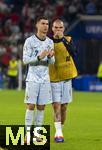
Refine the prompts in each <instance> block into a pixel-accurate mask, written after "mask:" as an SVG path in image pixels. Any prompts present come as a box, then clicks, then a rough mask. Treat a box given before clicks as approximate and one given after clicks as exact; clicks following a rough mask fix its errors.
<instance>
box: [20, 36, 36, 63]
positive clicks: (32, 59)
mask: <svg viewBox="0 0 102 150" xmlns="http://www.w3.org/2000/svg"><path fill="white" fill-rule="evenodd" d="M33 53H34V52H33V49H32V47H31V41H30V40H29V39H27V40H26V41H25V43H24V47H23V63H24V64H34V63H36V62H37V61H38V59H37V56H35V55H34V54H33Z"/></svg>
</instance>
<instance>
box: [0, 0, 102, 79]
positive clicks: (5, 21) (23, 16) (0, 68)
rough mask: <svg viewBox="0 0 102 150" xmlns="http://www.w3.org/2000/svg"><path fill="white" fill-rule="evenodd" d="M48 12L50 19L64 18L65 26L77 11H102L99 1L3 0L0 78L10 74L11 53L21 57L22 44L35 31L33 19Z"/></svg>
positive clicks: (80, 12)
mask: <svg viewBox="0 0 102 150" xmlns="http://www.w3.org/2000/svg"><path fill="white" fill-rule="evenodd" d="M42 14H43V15H45V16H47V17H48V18H49V20H50V21H51V20H54V19H55V18H58V17H61V18H62V19H63V20H64V22H65V26H66V27H68V26H70V24H71V23H72V22H73V21H74V20H75V19H77V17H78V14H87V15H97V14H102V2H101V1H99V0H64V1H63V0H42V1H40V0H30V1H28V0H0V72H1V73H0V76H1V77H0V80H2V73H3V75H4V76H7V70H8V65H9V61H10V60H11V58H12V55H15V56H16V58H17V59H19V58H20V59H21V58H22V46H23V43H24V41H25V39H26V38H27V37H29V36H30V35H32V34H33V32H34V19H35V17H37V16H39V15H42Z"/></svg>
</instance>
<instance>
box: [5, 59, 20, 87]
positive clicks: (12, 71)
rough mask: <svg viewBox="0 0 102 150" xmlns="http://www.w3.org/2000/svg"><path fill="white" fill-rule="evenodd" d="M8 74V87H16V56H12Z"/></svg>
mask: <svg viewBox="0 0 102 150" xmlns="http://www.w3.org/2000/svg"><path fill="white" fill-rule="evenodd" d="M7 75H8V88H9V89H16V88H17V75H18V62H17V60H16V57H15V56H12V58H11V60H10V61H9V66H8V72H7Z"/></svg>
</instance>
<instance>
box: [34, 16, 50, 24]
mask: <svg viewBox="0 0 102 150" xmlns="http://www.w3.org/2000/svg"><path fill="white" fill-rule="evenodd" d="M42 19H44V20H48V18H47V17H46V16H38V17H36V19H35V24H37V23H38V22H39V21H40V20H42Z"/></svg>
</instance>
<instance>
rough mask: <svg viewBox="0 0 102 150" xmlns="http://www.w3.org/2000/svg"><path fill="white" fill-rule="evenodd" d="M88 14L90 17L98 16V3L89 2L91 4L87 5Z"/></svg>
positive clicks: (91, 0)
mask: <svg viewBox="0 0 102 150" xmlns="http://www.w3.org/2000/svg"><path fill="white" fill-rule="evenodd" d="M86 14H88V15H95V14H97V8H96V3H95V1H94V0H89V3H88V4H87V5H86Z"/></svg>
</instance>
